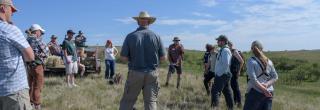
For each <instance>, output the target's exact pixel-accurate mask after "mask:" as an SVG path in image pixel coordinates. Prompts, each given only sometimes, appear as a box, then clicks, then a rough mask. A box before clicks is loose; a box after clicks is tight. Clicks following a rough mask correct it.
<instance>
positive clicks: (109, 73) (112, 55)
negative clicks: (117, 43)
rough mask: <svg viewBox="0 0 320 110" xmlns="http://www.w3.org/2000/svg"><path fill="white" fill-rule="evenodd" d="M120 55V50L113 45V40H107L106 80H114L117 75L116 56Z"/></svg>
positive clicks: (105, 52)
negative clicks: (115, 74)
mask: <svg viewBox="0 0 320 110" xmlns="http://www.w3.org/2000/svg"><path fill="white" fill-rule="evenodd" d="M117 54H118V50H117V48H116V47H114V46H113V45H112V42H111V40H107V42H106V45H105V49H104V55H105V65H106V71H105V79H112V78H113V75H114V73H115V66H116V56H117Z"/></svg>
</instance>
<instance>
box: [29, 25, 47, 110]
mask: <svg viewBox="0 0 320 110" xmlns="http://www.w3.org/2000/svg"><path fill="white" fill-rule="evenodd" d="M29 30H30V32H31V35H30V36H29V37H28V38H27V41H28V42H29V44H30V46H31V48H32V50H33V52H34V55H35V66H34V67H32V68H29V72H28V81H29V86H30V90H29V94H30V98H31V104H32V105H33V106H34V108H35V109H41V106H40V105H41V90H42V88H43V85H44V62H45V59H46V58H47V57H48V52H47V51H46V44H45V43H44V42H43V41H42V37H41V36H42V35H43V34H44V32H45V30H44V29H42V27H41V26H40V25H38V24H33V25H32V26H31V27H30V29H29Z"/></svg>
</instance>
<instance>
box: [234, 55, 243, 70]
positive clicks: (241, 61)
mask: <svg viewBox="0 0 320 110" xmlns="http://www.w3.org/2000/svg"><path fill="white" fill-rule="evenodd" d="M234 55H235V57H236V58H237V60H238V61H239V62H240V69H239V71H238V76H239V75H240V72H241V69H242V67H243V64H244V59H242V57H241V55H240V53H239V52H238V51H234Z"/></svg>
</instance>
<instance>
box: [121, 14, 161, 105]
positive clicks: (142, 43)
mask: <svg viewBox="0 0 320 110" xmlns="http://www.w3.org/2000/svg"><path fill="white" fill-rule="evenodd" d="M133 19H135V20H136V21H137V22H138V25H139V28H138V29H137V30H135V31H134V32H132V33H130V34H128V35H127V37H126V39H125V40H124V42H123V46H122V50H121V60H122V61H126V62H127V61H128V62H129V64H128V67H129V72H128V77H127V81H126V84H125V88H124V93H123V96H122V98H121V101H120V108H119V109H120V110H132V109H133V106H134V104H135V103H136V101H137V98H138V95H139V93H140V91H141V90H142V94H143V100H144V109H145V110H156V109H157V100H158V94H159V90H160V85H159V78H158V75H159V73H158V71H157V68H158V66H159V63H160V61H164V60H165V59H166V55H165V48H164V47H163V44H162V41H161V39H160V36H158V35H157V34H155V33H154V32H153V31H151V30H149V29H148V28H149V25H150V24H152V23H154V21H155V20H156V18H155V17H151V16H150V15H149V14H148V13H147V12H145V11H142V12H140V14H139V16H138V17H133Z"/></svg>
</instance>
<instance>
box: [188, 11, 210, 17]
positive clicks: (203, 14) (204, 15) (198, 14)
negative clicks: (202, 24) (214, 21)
mask: <svg viewBox="0 0 320 110" xmlns="http://www.w3.org/2000/svg"><path fill="white" fill-rule="evenodd" d="M192 15H195V16H199V17H206V18H213V17H214V16H213V15H211V14H209V13H200V12H193V13H192Z"/></svg>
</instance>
